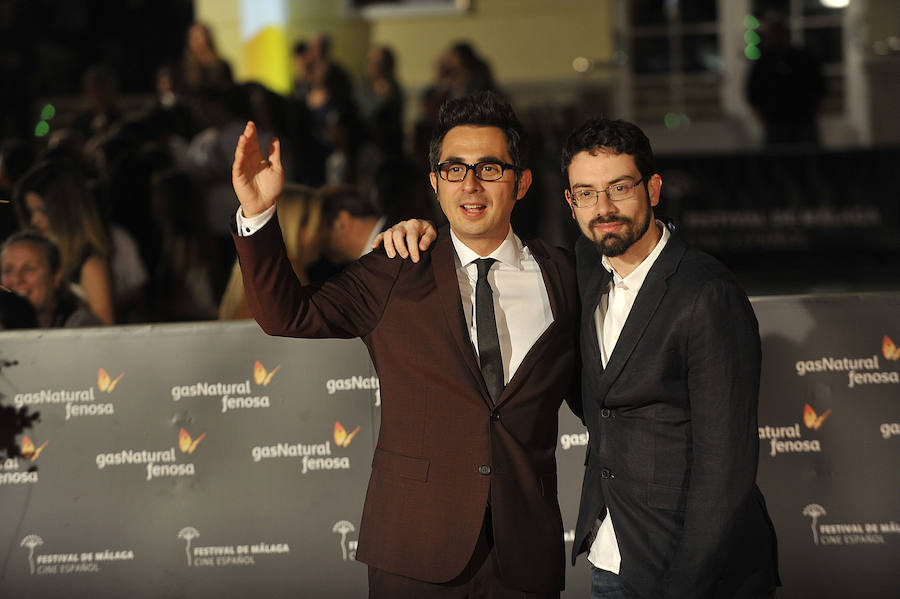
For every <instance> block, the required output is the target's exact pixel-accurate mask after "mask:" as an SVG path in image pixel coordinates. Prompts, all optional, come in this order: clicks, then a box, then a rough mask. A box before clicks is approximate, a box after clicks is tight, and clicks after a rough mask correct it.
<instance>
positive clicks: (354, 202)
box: [319, 183, 381, 226]
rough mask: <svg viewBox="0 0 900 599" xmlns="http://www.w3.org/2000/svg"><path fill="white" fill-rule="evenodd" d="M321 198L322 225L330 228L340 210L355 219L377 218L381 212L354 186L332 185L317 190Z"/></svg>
mask: <svg viewBox="0 0 900 599" xmlns="http://www.w3.org/2000/svg"><path fill="white" fill-rule="evenodd" d="M319 196H320V197H321V198H322V223H323V224H325V225H327V226H331V225H332V224H333V223H334V221H335V219H337V217H338V214H340V212H341V211H342V210H346V211H347V212H349V213H350V216H352V217H355V218H369V217H379V216H381V212H380V210H379V209H378V206H377V205H376V204H375V201H374V200H372V199H371V198H369V197H368V196H367V195H365V194H363V193H362V191H361V190H360V189H359V188H358V187H356V186H354V185H346V184H343V183H334V184H331V185H325V186H323V187H321V188H320V189H319Z"/></svg>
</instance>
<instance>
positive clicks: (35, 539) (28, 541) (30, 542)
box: [20, 535, 44, 574]
mask: <svg viewBox="0 0 900 599" xmlns="http://www.w3.org/2000/svg"><path fill="white" fill-rule="evenodd" d="M20 544H21V545H22V547H28V565H29V566H31V573H32V574H34V548H35V547H37V546H38V545H43V544H44V539H42V538H41V537H39V536H37V535H28V536H26V537H25V538H24V539H22V542H21V543H20Z"/></svg>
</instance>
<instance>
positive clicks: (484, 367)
mask: <svg viewBox="0 0 900 599" xmlns="http://www.w3.org/2000/svg"><path fill="white" fill-rule="evenodd" d="M494 262H496V260H494V259H493V258H481V259H479V260H476V261H475V264H476V265H477V266H478V281H477V282H476V283H475V327H476V329H477V331H478V360H479V362H480V363H481V375H482V376H483V377H484V382H485V384H486V385H487V389H488V393H490V394H491V400H492V401H493V402H494V403H497V402H498V401H499V400H500V394H501V393H503V360H502V359H501V358H500V338H499V337H498V336H497V320H496V319H495V318H494V294H493V292H491V284H490V283H488V280H487V275H488V271H489V270H491V266H492V265H493V264H494Z"/></svg>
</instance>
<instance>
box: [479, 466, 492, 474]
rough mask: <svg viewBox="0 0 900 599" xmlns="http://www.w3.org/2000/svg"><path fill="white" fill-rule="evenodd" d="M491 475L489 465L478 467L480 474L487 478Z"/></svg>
mask: <svg viewBox="0 0 900 599" xmlns="http://www.w3.org/2000/svg"><path fill="white" fill-rule="evenodd" d="M490 473H491V467H490V466H488V465H487V464H482V465H481V466H479V467H478V474H484V475H485V476H487V475H488V474H490Z"/></svg>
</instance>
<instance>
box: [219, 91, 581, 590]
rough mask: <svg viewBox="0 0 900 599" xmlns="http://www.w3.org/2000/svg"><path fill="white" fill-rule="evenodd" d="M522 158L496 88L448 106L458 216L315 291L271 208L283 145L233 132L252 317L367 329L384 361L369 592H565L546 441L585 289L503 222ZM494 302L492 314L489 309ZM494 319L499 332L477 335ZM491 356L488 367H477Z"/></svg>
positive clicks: (320, 328)
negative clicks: (399, 253)
mask: <svg viewBox="0 0 900 599" xmlns="http://www.w3.org/2000/svg"><path fill="white" fill-rule="evenodd" d="M525 155H526V151H525V148H524V140H523V139H522V135H521V126H520V125H519V123H518V120H517V119H516V118H515V115H514V114H513V113H512V110H511V109H510V108H509V106H508V105H506V104H504V103H502V102H501V101H500V100H499V99H498V98H497V97H496V96H494V95H493V94H478V95H475V96H473V97H465V98H460V99H458V100H453V101H451V102H448V103H447V105H445V107H444V108H443V109H442V111H441V117H440V121H439V123H438V126H437V130H436V132H435V134H434V137H433V139H432V145H431V153H430V161H431V165H432V172H431V174H430V181H431V185H432V188H433V189H434V192H435V194H436V197H437V199H438V201H439V202H440V204H441V208H442V210H443V211H444V213H445V215H446V216H447V219H448V221H449V223H450V230H449V231H447V230H444V231H443V232H442V233H443V234H442V235H441V238H440V241H438V242H437V243H436V244H435V245H434V247H433V248H432V249H431V251H429V252H426V253H424V254H423V256H422V259H421V260H420V261H419V262H417V263H413V262H411V261H402V260H391V259H389V258H387V256H385V254H384V253H383V252H382V251H376V252H372V253H370V254H367V255H365V256H363V257H362V258H361V259H360V260H358V261H356V262H353V263H351V264H350V265H349V266H347V267H346V268H345V269H344V270H343V271H342V272H341V273H340V274H338V275H336V276H335V277H333V278H331V279H329V280H328V281H327V282H325V283H324V284H323V285H322V286H321V287H319V288H307V287H302V286H301V285H300V284H299V283H298V281H297V278H296V277H295V276H294V273H293V271H292V269H291V266H290V262H289V260H288V258H287V256H286V254H285V250H284V245H283V242H282V237H281V234H280V232H279V230H278V222H277V217H274V216H273V215H272V213H273V212H274V206H273V205H274V202H275V199H276V198H277V197H278V195H279V193H280V191H281V187H282V184H283V173H282V170H281V163H280V149H279V145H278V143H277V141H276V142H274V144H273V145H272V147H271V148H270V152H269V154H268V158H266V157H264V156H263V155H262V154H261V152H260V150H259V147H258V141H257V137H256V130H255V127H254V126H253V124H252V123H248V125H247V128H246V129H245V131H244V133H243V135H242V136H241V139H240V141H239V143H238V147H237V151H236V153H235V161H234V167H233V173H232V178H233V183H234V187H235V191H236V192H237V196H238V199H239V200H240V202H241V207H240V209H239V210H238V216H237V219H236V220H237V228H238V234H237V235H235V244H236V246H237V250H238V255H239V257H240V261H241V268H242V271H243V276H244V287H245V289H246V291H247V298H248V302H249V304H250V307H251V309H252V311H253V314H254V316H255V317H256V320H257V321H258V322H259V324H260V326H261V327H262V328H263V330H265V331H266V332H267V333H268V334H272V335H284V336H296V337H345V338H347V337H360V338H361V339H362V340H363V342H364V343H365V344H366V346H367V348H368V350H369V354H370V356H371V357H372V361H373V363H374V365H375V368H376V370H377V372H378V376H379V379H380V388H381V397H382V416H381V429H380V431H379V436H378V442H377V446H376V449H375V456H374V460H373V463H372V475H371V478H370V481H369V487H368V491H367V495H366V501H365V505H364V508H363V516H362V523H361V526H360V536H359V547H358V550H357V554H356V559H357V560H359V561H362V562H365V563H366V564H368V565H369V589H370V591H369V592H370V596H371V597H392V598H393V597H410V596H416V597H420V596H421V597H431V596H440V597H460V598H462V597H469V596H489V597H502V598H505V597H510V598H512V597H520V598H521V597H558V596H559V591H560V590H561V589H562V588H563V581H564V570H565V556H564V546H563V530H562V520H561V517H560V512H559V506H558V503H557V498H556V462H555V456H554V453H555V448H556V441H557V411H558V409H559V407H560V405H561V402H562V401H563V398H565V397H570V396H572V397H574V396H577V390H574V391H573V390H572V389H571V388H570V387H571V385H572V382H573V381H577V379H578V375H577V366H578V365H577V359H576V352H577V341H576V337H577V335H576V331H577V320H578V298H577V293H576V291H575V271H574V264H573V263H572V261H571V259H570V258H569V257H567V255H566V254H564V253H563V252H562V251H560V250H557V249H554V248H551V247H548V246H546V245H544V244H543V243H540V242H529V243H528V244H522V243H521V242H520V241H519V239H518V237H516V236H515V235H514V234H513V233H512V230H511V228H510V226H509V218H510V213H511V211H512V208H513V206H514V204H515V203H516V201H518V200H519V199H521V198H522V197H523V196H524V195H525V192H526V191H527V190H528V186H529V185H530V182H531V173H530V171H529V170H527V169H525V168H524V165H523V162H522V161H523V158H524V156H525ZM485 256H489V257H491V258H494V259H495V260H496V262H495V263H491V262H490V261H489V262H487V263H486V264H487V266H488V267H492V268H490V269H489V270H487V271H486V272H487V274H483V273H482V274H479V278H478V280H477V281H473V277H474V276H475V275H474V274H473V273H474V272H475V271H476V270H481V266H476V261H475V260H474V259H477V258H481V257H485ZM473 257H474V258H473ZM470 258H473V259H472V260H470ZM485 277H486V280H487V281H488V282H489V283H490V288H492V291H493V301H491V299H490V297H488V300H487V304H485V303H484V302H483V298H484V297H485V296H483V295H479V294H480V293H481V291H479V289H483V280H484V279H485ZM476 304H477V306H476ZM487 305H490V306H492V309H493V310H494V311H495V312H496V316H495V317H494V318H493V319H491V320H488V319H484V320H482V319H483V316H482V314H483V312H482V310H483V309H485V310H486V309H488V308H487ZM473 307H474V308H477V309H475V310H473ZM494 327H496V330H497V332H496V336H497V337H498V340H497V342H496V343H495V344H494V345H495V346H494V347H492V348H488V345H489V344H488V343H485V346H484V347H485V349H482V347H481V346H482V340H481V339H482V337H481V335H482V332H484V334H487V333H488V330H489V329H493V328H494ZM496 345H499V350H500V351H499V354H500V355H499V356H497V358H498V359H499V358H502V370H501V371H500V373H499V374H500V378H501V379H502V380H501V382H500V387H499V388H498V386H497V384H496V375H497V372H496V367H497V366H500V365H499V364H498V363H497V362H496V361H495V362H491V360H487V359H486V357H487V356H488V355H496V353H495V352H496V350H497V347H496ZM484 362H488V363H489V364H490V363H493V364H494V370H490V369H489V370H488V374H483V370H482V369H483V368H484V367H485V366H484ZM489 380H491V381H495V382H494V383H490V382H488V381H489ZM572 394H574V395H572ZM482 593H483V594H482Z"/></svg>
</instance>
